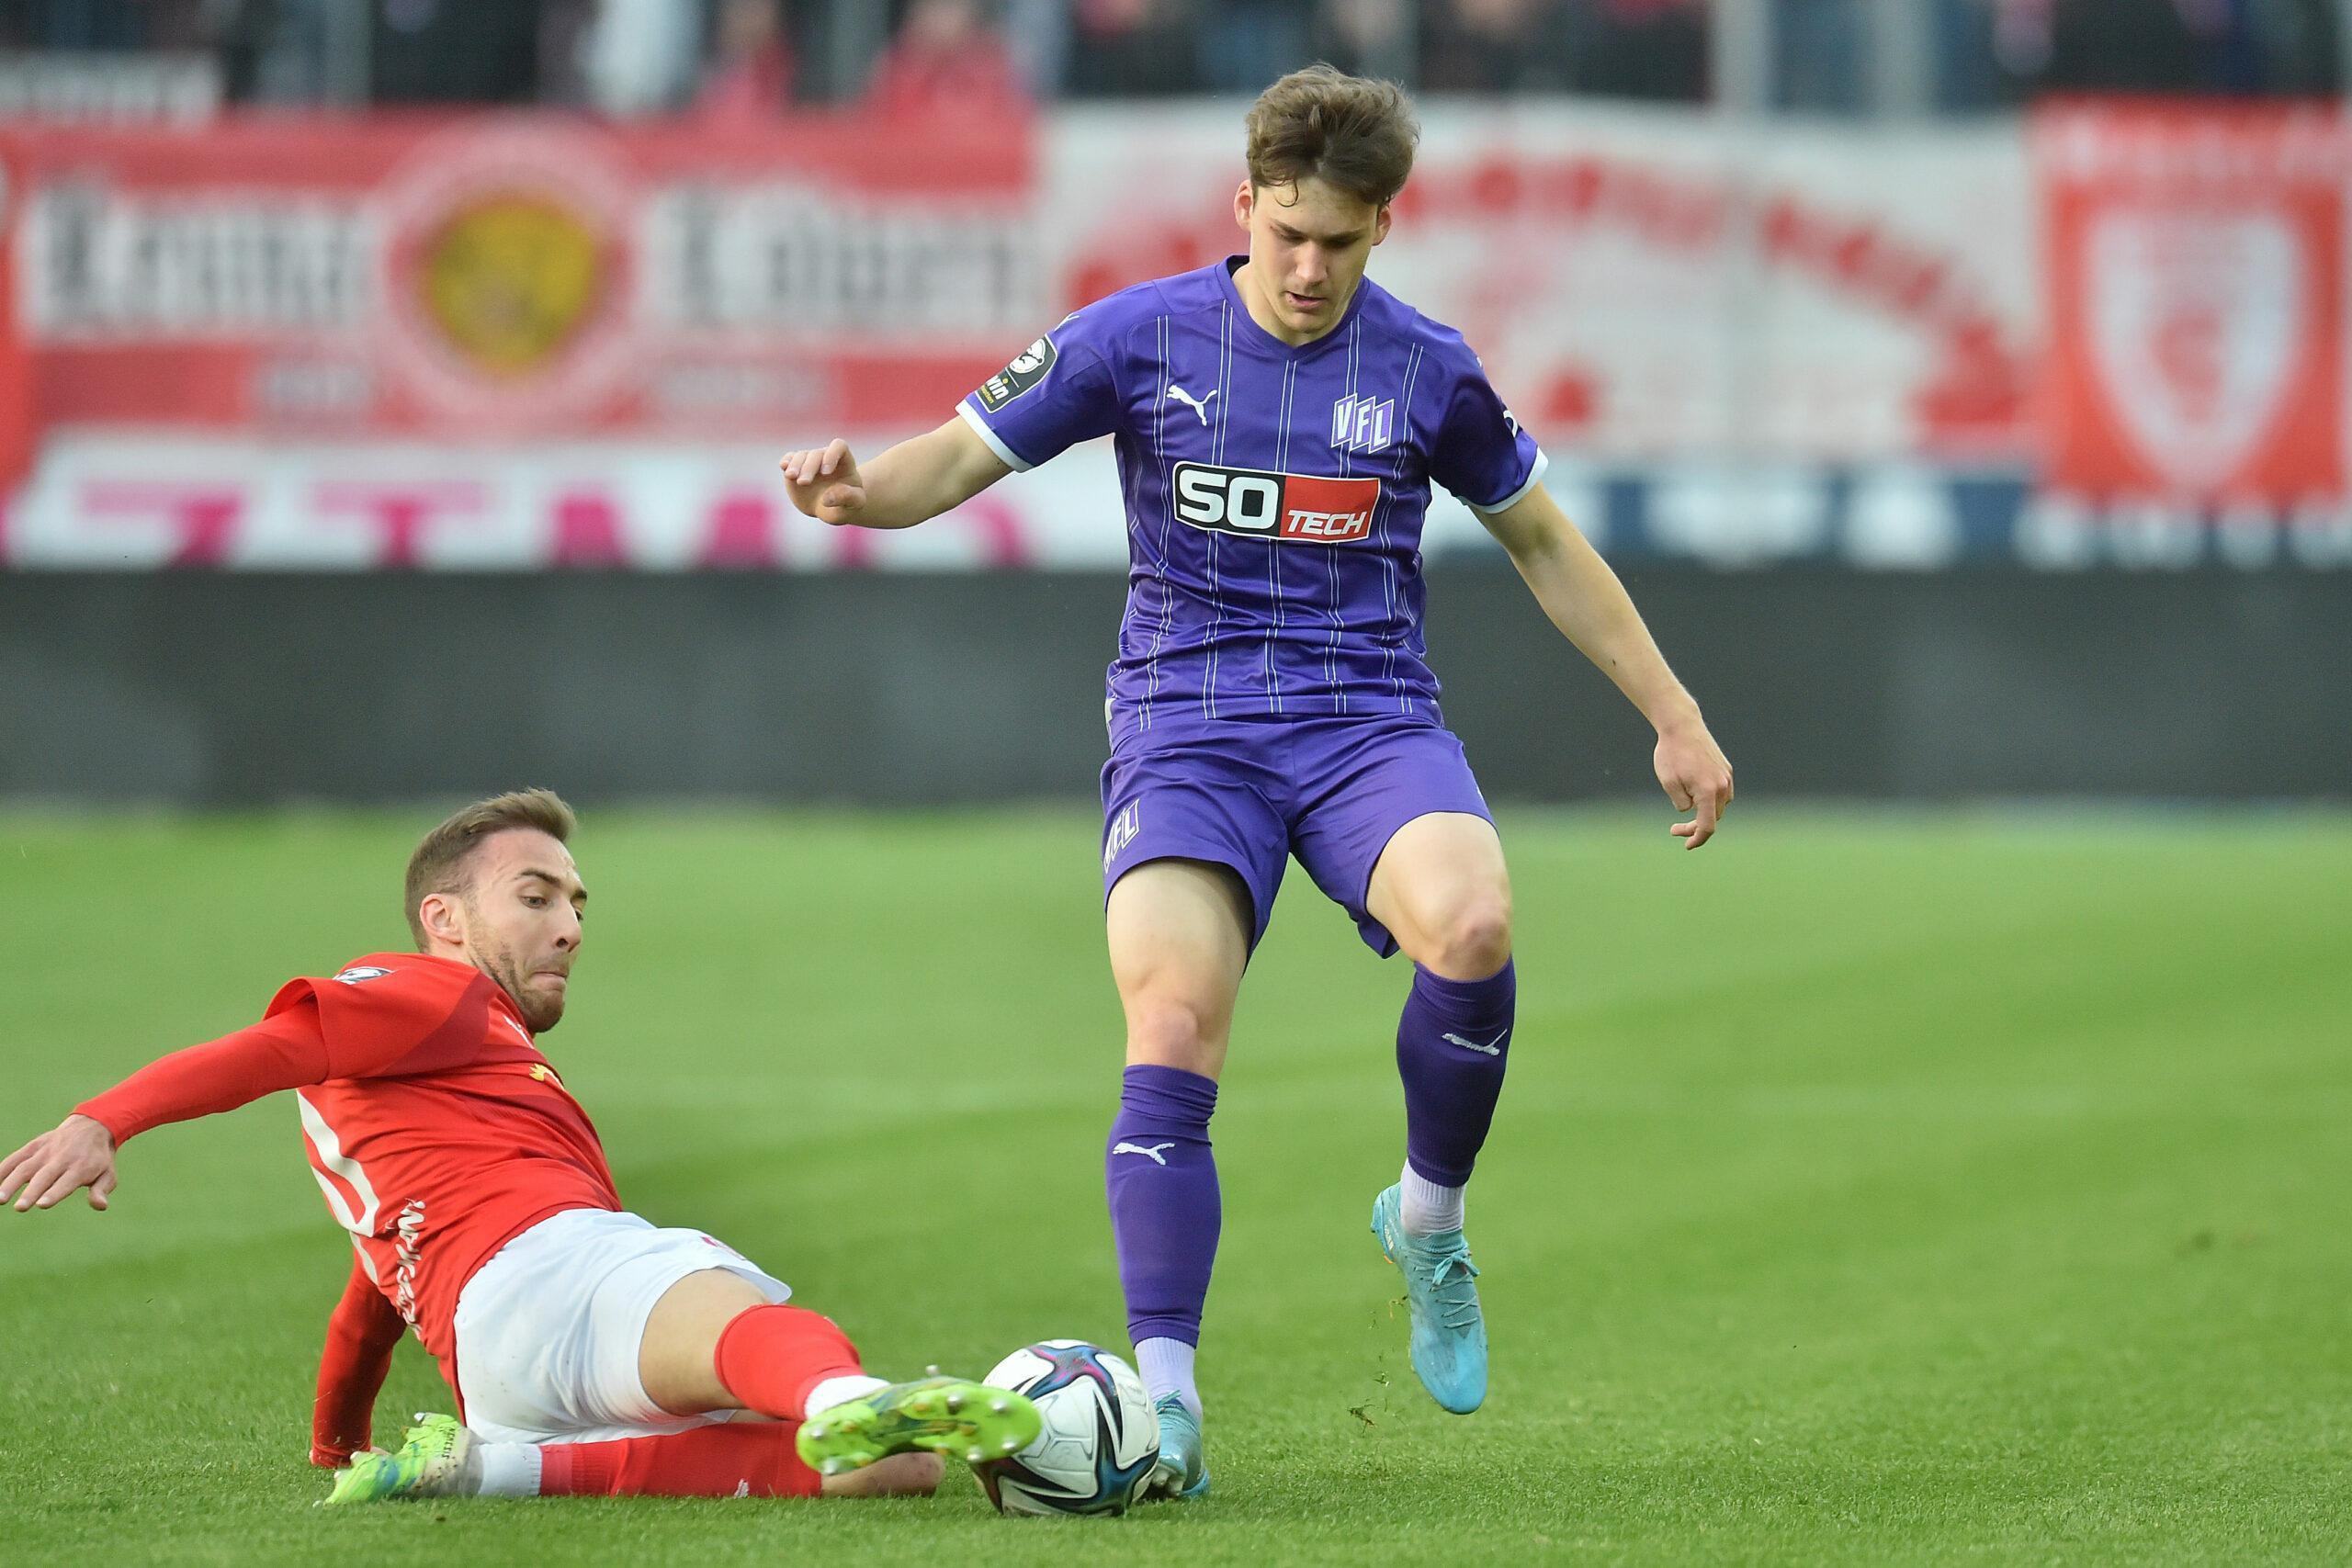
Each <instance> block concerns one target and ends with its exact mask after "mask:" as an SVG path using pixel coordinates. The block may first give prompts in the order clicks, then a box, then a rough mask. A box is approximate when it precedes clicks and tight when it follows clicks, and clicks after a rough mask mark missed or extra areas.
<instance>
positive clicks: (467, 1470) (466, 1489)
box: [326, 1416, 481, 1507]
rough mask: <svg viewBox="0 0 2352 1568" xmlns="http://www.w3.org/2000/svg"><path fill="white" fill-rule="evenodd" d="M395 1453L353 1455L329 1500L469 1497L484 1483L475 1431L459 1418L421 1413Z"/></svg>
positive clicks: (335, 1503) (338, 1475)
mask: <svg viewBox="0 0 2352 1568" xmlns="http://www.w3.org/2000/svg"><path fill="white" fill-rule="evenodd" d="M416 1419H417V1421H418V1423H419V1424H418V1425H416V1426H414V1427H410V1428H409V1429H408V1431H407V1433H406V1434H405V1435H404V1436H405V1438H406V1440H405V1441H404V1442H403V1443H402V1444H401V1451H400V1452H398V1453H396V1454H388V1453H385V1452H384V1451H383V1450H380V1449H369V1450H367V1451H366V1452H365V1453H356V1454H354V1455H352V1456H351V1464H350V1466H349V1468H347V1469H345V1470H343V1471H340V1472H337V1473H336V1475H335V1478H334V1491H332V1492H330V1493H328V1494H327V1496H326V1503H327V1505H328V1506H334V1507H341V1506H344V1505H345V1504H347V1503H385V1502H390V1501H391V1500H392V1499H394V1498H396V1497H464V1496H470V1495H472V1494H473V1493H474V1492H475V1491H477V1490H479V1489H480V1487H481V1470H480V1468H479V1467H478V1466H477V1465H476V1464H475V1462H474V1453H473V1450H474V1435H473V1434H472V1433H471V1432H469V1431H468V1430H466V1428H465V1427H461V1426H459V1425H458V1418H457V1417H456V1416H418V1417H417V1418H416Z"/></svg>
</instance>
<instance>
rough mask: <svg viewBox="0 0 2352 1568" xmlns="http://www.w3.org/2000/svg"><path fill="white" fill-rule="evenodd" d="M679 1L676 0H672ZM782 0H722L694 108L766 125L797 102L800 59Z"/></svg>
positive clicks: (700, 113) (712, 117) (724, 119)
mask: <svg viewBox="0 0 2352 1568" xmlns="http://www.w3.org/2000/svg"><path fill="white" fill-rule="evenodd" d="M672 3H673V4H674V0H672ZM794 74H795V64H794V60H793V53H792V37H791V34H790V32H789V30H788V29H787V28H786V9H785V6H784V5H783V3H782V0H719V6H718V13H717V15H716V16H715V17H714V18H713V21H712V28H711V50H710V64H709V66H708V67H707V69H706V70H705V71H704V73H703V79H702V91H701V92H700V93H698V94H697V95H695V102H694V112H695V116H696V117H697V118H701V119H703V120H706V121H709V122H712V123H715V124H725V125H761V124H764V123H766V122H767V121H770V120H773V119H775V118H776V117H777V116H778V115H780V114H782V113H783V112H784V111H785V109H786V107H788V106H789V105H790V104H791V102H792V84H793V78H794Z"/></svg>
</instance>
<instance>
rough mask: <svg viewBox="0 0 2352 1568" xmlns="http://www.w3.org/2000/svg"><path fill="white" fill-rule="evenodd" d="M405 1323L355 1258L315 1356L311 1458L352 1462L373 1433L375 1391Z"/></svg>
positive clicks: (323, 1463)
mask: <svg viewBox="0 0 2352 1568" xmlns="http://www.w3.org/2000/svg"><path fill="white" fill-rule="evenodd" d="M407 1326H408V1325H406V1324H405V1323H403V1322H401V1314H399V1313H397V1312H395V1311H393V1310H392V1303H390V1302H388V1301H386V1300H385V1299H384V1292H381V1291H379V1290H378V1289H377V1288H376V1281H375V1280H370V1279H369V1278H368V1271H367V1270H366V1269H363V1268H361V1267H360V1265H359V1260H358V1259H357V1258H353V1259H352V1264H351V1279H350V1280H349V1281H348V1282H346V1283H345V1286H344V1288H343V1299H342V1300H341V1301H339V1302H337V1303H335V1308H334V1316H333V1317H332V1318H330V1319H328V1320H327V1343H326V1350H325V1353H324V1354H323V1355H322V1356H321V1357H320V1358H319V1393H318V1398H317V1400H316V1401H315V1402H314V1403H313V1404H311V1463H312V1464H315V1465H318V1466H320V1467H322V1468H323V1469H327V1470H334V1469H338V1468H340V1467H342V1466H344V1465H346V1464H349V1463H350V1462H351V1456H352V1455H353V1454H356V1453H357V1452H358V1451H359V1450H362V1449H364V1448H366V1447H367V1446H368V1441H369V1439H370V1438H371V1437H372V1436H373V1435H374V1429H375V1420H376V1395H377V1394H378V1393H381V1392H382V1390H383V1387H384V1374H385V1373H387V1372H389V1371H391V1366H392V1348H393V1347H394V1346H396V1345H398V1344H399V1343H400V1342H401V1331H402V1330H404V1329H405V1328H406V1327H407Z"/></svg>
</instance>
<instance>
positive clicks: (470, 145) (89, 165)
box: [0, 116, 1049, 442]
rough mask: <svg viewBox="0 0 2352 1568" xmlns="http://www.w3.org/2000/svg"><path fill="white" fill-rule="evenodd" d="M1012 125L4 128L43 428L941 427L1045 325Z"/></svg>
mask: <svg viewBox="0 0 2352 1568" xmlns="http://www.w3.org/2000/svg"><path fill="white" fill-rule="evenodd" d="M1032 142H1033V138H1032V136H1031V134H1030V132H1029V130H1028V128H1027V127H1026V126H1025V125H1020V124H1014V125H1007V126H1001V127H991V128H989V134H988V135H986V136H979V137H976V136H973V135H971V134H969V128H967V127H962V126H954V127H950V126H921V125H916V126H907V125H901V124H899V123H896V122H887V123H886V122H876V121H874V120H871V119H868V118H862V117H860V118H831V117H822V116H812V117H810V118H807V119H805V120H794V121H788V122H785V123H784V124H782V125H780V126H779V127H777V128H776V129H775V130H773V131H769V130H761V131H758V132H756V133H751V134H713V133H712V132H710V131H709V130H705V129H702V128H698V127H695V126H692V125H689V124H684V123H680V124H670V125H659V126H651V127H645V128H632V129H626V130H624V129H614V128H608V127H604V126H600V125H597V124H596V123H594V122H592V121H589V120H585V119H582V118H575V117H554V116H548V117H506V116H497V117H467V118H443V117H432V118H410V117H377V118H368V119H320V120H303V119H287V118H261V117H241V118H236V119H232V120H230V121H227V122H224V123H222V124H220V126H218V127H215V128H211V129H207V130H198V131H190V132H174V131H167V130H90V129H75V130H70V131H66V130H52V131H37V130H36V131H25V130H18V131H15V132H10V133H7V134H6V135H0V160H5V162H6V165H7V167H8V169H9V172H10V175H11V176H12V180H11V183H12V185H14V186H15V187H16V188H15V189H14V190H13V191H12V193H11V206H12V208H13V209H15V213H16V222H15V241H14V244H13V246H12V256H13V261H14V264H15V273H16V276H15V300H16V316H17V321H18V324H19V326H20V328H21V330H22V332H23V333H24V334H25V336H26V339H27V342H28V345H29V348H30V351H31V355H32V373H33V377H34V384H35V387H36V389H37V392H36V395H37V400H38V406H39V418H40V423H41V425H42V426H43V427H44V428H45V429H57V428H60V427H86V426H92V425H113V426H122V425H132V426H140V427H148V428H153V427H157V426H162V427H167V428H209V429H214V430H222V431H234V432H237V433H239V434H248V435H263V436H272V437H300V438H301V439H304V440H316V439H320V438H349V437H356V436H367V435H392V436H407V435H422V436H428V437H434V438H439V439H447V440H455V441H461V442H479V441H484V440H520V439H530V438H537V437H540V436H544V435H546V434H550V433H560V434H586V433H598V432H627V433H630V434H652V435H668V436H673V437H675V438H678V439H682V440H696V439H712V438H717V439H725V438H728V437H729V436H750V435H764V434H772V433H773V432H774V431H775V429H777V428H778V426H779V425H780V424H783V423H793V422H798V421H804V420H821V421H823V422H828V423H830V422H842V423H854V424H861V425H868V426H870V425H873V424H876V423H901V422H915V421H923V422H930V421H935V420H936V419H938V418H941V417H944V411H945V410H946V409H948V408H949V407H950V406H952V405H953V403H954V402H955V400H956V399H957V398H958V397H960V396H961V395H962V394H963V393H964V391H965V390H966V389H968V388H969V387H970V386H971V385H972V384H973V383H974V382H976V381H978V379H979V378H981V377H984V376H986V375H987V374H988V373H989V371H991V370H993V369H995V368H996V367H998V365H1000V364H1001V363H1002V358H1003V352H1004V350H1003V345H1004V344H1006V343H1007V342H1008V341H1012V340H1013V339H1016V338H1019V337H1022V336H1024V335H1033V334H1034V333H1035V330H1036V328H1035V321H1036V320H1037V319H1038V317H1039V316H1040V315H1042V314H1043V313H1045V311H1046V309H1047V305H1048V299H1049V294H1048V290H1047V288H1046V283H1045V279H1044V278H1043V277H1042V276H1041V275H1040V274H1039V271H1038V269H1037V266H1036V265H1035V254H1036V247H1035V244H1034V243H1033V241H1032V238H1031V234H1030V223H1031V218H1032V209H1033V206H1034V186H1035V172H1034V167H1033V165H1034V161H1035V160H1034V157H1033V153H1032Z"/></svg>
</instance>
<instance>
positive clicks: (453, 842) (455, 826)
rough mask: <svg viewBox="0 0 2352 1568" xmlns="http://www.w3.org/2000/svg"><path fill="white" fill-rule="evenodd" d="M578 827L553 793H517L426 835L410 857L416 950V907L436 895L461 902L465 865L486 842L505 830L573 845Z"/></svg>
mask: <svg viewBox="0 0 2352 1568" xmlns="http://www.w3.org/2000/svg"><path fill="white" fill-rule="evenodd" d="M579 826H580V818H578V817H577V816H575V815H573V813H572V809H571V807H569V806H566V805H565V804H564V803H563V797H562V796H561V795H558V794H556V792H555V791H553V790H551V789H518V790H515V791H513V792H512V793H510V794H507V795H492V796H491V797H490V798H489V799H488V800H477V801H475V802H474V803H473V804H472V805H471V806H469V807H466V808H465V809H464V810H463V811H459V812H458V813H456V814H455V815H454V816H452V817H450V818H449V819H448V820H447V821H446V822H444V823H442V824H441V826H439V827H438V828H435V829H433V831H431V832H430V833H427V834H425V835H424V842H423V843H420V844H418V845H417V846H416V852H415V853H414V854H413V855H411V856H409V857H408V882H407V885H406V897H407V898H408V930H409V934H410V935H411V936H413V937H414V938H415V939H416V950H417V951H418V952H419V953H423V952H424V950H425V941H424V917H423V916H421V915H419V914H418V913H417V906H418V905H420V904H422V903H424V900H425V899H426V898H428V897H432V896H433V895H434V894H435V893H455V894H458V895H459V896H460V897H463V896H464V894H465V893H466V891H467V874H466V863H467V862H468V861H469V860H471V859H472V858H473V852H474V851H475V850H476V849H478V848H480V847H481V841H482V840H484V839H487V838H489V837H490V836H491V835H492V833H503V832H504V831H505V830H506V829H509V828H536V829H538V830H539V831H540V832H542V833H545V834H546V835H547V836H548V838H550V839H553V840H555V841H556V842H557V843H559V844H561V843H568V842H570V841H571V831H572V829H575V828H577V827H579Z"/></svg>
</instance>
